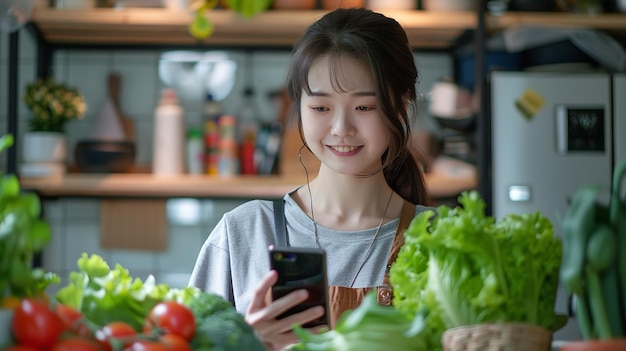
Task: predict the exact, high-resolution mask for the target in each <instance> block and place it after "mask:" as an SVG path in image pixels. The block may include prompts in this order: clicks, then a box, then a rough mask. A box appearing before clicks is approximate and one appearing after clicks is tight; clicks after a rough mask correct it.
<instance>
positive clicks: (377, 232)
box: [307, 182, 393, 287]
mask: <svg viewBox="0 0 626 351" xmlns="http://www.w3.org/2000/svg"><path fill="white" fill-rule="evenodd" d="M307 189H308V191H309V206H311V219H312V220H313V237H314V239H315V247H316V248H318V249H319V248H320V243H319V238H318V236H317V222H316V221H315V213H314V212H313V196H311V186H310V184H309V182H307ZM392 197H393V189H391V193H390V194H389V199H387V205H386V206H385V211H384V213H383V216H382V218H381V219H380V223H378V228H376V233H374V237H373V238H372V241H371V242H370V244H369V246H368V247H367V251H366V252H365V257H363V261H362V262H361V265H360V266H359V269H358V270H357V271H356V274H355V275H354V277H353V278H352V282H351V283H350V287H353V286H354V282H356V277H358V276H359V273H361V270H362V269H363V267H364V266H365V262H367V259H368V258H369V256H370V254H371V252H372V248H373V247H374V243H375V242H376V239H378V234H380V228H382V226H383V223H384V222H385V216H387V210H389V204H390V203H391V198H392Z"/></svg>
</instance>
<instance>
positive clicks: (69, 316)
mask: <svg viewBox="0 0 626 351" xmlns="http://www.w3.org/2000/svg"><path fill="white" fill-rule="evenodd" d="M54 313H55V314H56V315H57V316H59V318H61V320H62V321H63V323H64V324H65V326H66V328H67V330H71V331H73V332H74V333H76V334H78V335H80V336H88V335H89V334H90V330H89V326H87V324H86V323H85V320H84V318H83V314H82V313H81V312H80V311H79V310H77V309H75V308H74V307H70V306H67V305H63V304H57V305H55V306H54Z"/></svg>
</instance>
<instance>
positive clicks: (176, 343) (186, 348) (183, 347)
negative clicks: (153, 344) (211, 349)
mask: <svg viewBox="0 0 626 351" xmlns="http://www.w3.org/2000/svg"><path fill="white" fill-rule="evenodd" d="M159 342H161V343H163V344H165V345H167V349H168V350H170V351H191V345H189V342H187V340H185V339H184V338H183V337H182V336H180V335H177V334H172V333H168V334H163V335H161V336H160V337H159Z"/></svg>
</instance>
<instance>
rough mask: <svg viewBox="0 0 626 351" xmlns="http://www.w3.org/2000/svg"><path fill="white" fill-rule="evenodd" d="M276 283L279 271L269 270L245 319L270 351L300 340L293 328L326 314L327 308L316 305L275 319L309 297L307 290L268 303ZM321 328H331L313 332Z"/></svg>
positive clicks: (255, 294)
mask: <svg viewBox="0 0 626 351" xmlns="http://www.w3.org/2000/svg"><path fill="white" fill-rule="evenodd" d="M277 280H278V274H277V273H276V271H270V272H269V273H268V274H266V275H265V277H263V279H262V280H261V283H259V286H258V287H257V289H256V291H255V292H254V296H253V298H252V302H251V303H250V306H249V307H248V311H247V312H246V317H245V319H246V322H248V324H250V325H251V326H252V328H254V331H255V333H256V334H257V336H258V337H259V338H260V339H261V341H262V342H263V343H264V344H265V346H266V347H267V349H268V350H270V351H276V350H283V349H284V348H285V347H286V346H289V345H291V344H293V343H295V342H297V341H298V338H297V336H296V335H295V334H294V332H293V329H292V325H294V324H299V325H302V324H305V323H307V322H310V321H312V320H314V319H316V318H319V317H321V316H322V315H323V314H324V308H323V307H321V306H316V307H311V308H309V309H307V310H306V311H303V312H300V313H296V314H293V315H291V316H289V317H285V318H283V319H280V320H278V319H276V317H278V316H280V315H281V314H282V313H284V312H285V311H287V310H289V309H290V308H292V307H294V306H297V305H298V304H300V303H302V302H304V301H305V300H306V299H307V297H308V292H307V291H306V290H297V291H294V292H292V293H290V294H288V295H286V296H284V297H281V298H280V299H277V300H276V301H273V302H272V303H270V304H268V303H267V300H266V296H268V294H269V291H270V288H271V287H272V285H274V284H276V281H277ZM321 328H328V326H325V325H324V326H318V327H315V328H312V330H313V331H314V332H318V331H319V329H321Z"/></svg>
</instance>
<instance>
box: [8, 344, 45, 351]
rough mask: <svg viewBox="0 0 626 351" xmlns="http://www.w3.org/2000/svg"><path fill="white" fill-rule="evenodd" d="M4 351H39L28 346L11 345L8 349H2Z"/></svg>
mask: <svg viewBox="0 0 626 351" xmlns="http://www.w3.org/2000/svg"><path fill="white" fill-rule="evenodd" d="M2 351H39V349H37V348H36V347H32V346H26V345H20V344H17V345H11V346H8V347H7V348H4V349H2Z"/></svg>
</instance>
